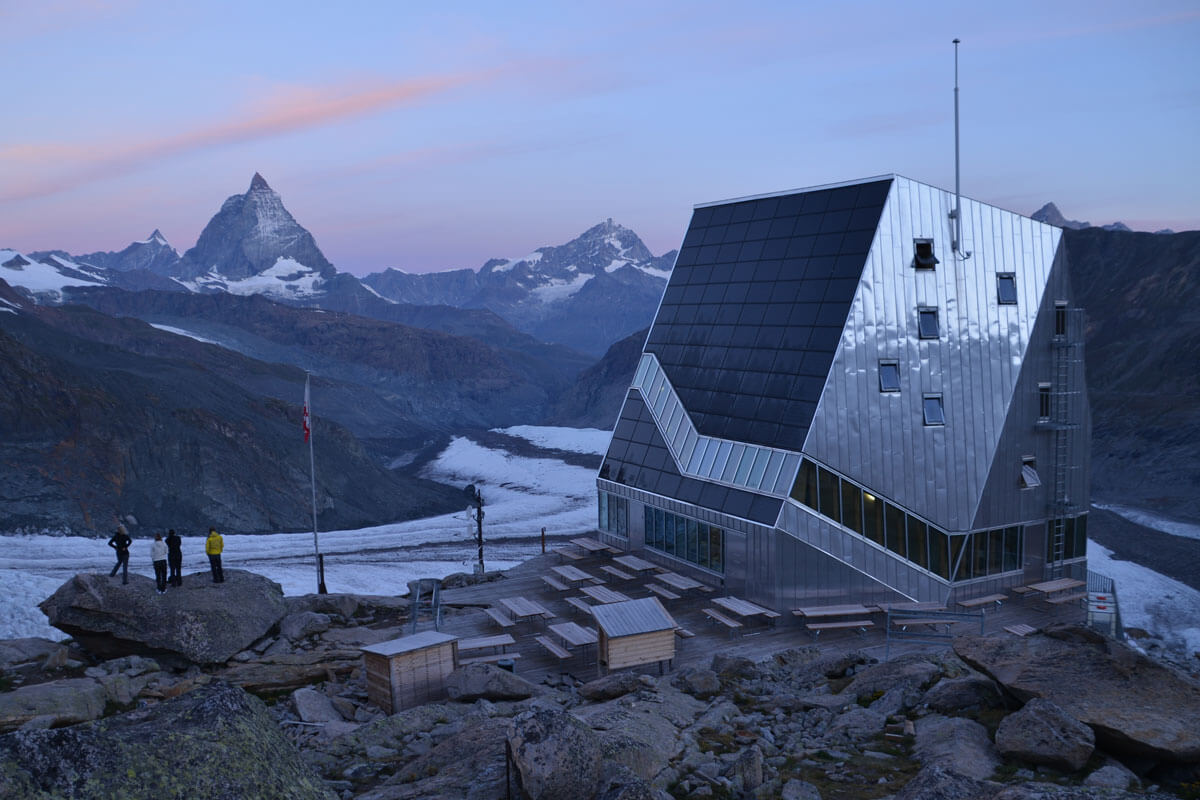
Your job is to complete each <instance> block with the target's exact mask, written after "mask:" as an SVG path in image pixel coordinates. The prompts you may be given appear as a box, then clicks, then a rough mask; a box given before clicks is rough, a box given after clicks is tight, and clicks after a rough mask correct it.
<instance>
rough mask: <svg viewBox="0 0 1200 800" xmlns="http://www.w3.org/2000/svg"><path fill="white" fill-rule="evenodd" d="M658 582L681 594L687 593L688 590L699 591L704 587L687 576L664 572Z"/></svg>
mask: <svg viewBox="0 0 1200 800" xmlns="http://www.w3.org/2000/svg"><path fill="white" fill-rule="evenodd" d="M658 580H659V581H661V582H662V583H665V584H666V585H667V586H670V587H671V588H672V589H678V590H679V591H681V592H686V591H687V590H688V589H699V588H700V587H701V586H703V585H704V584H703V583H701V582H700V581H697V580H692V579H691V578H689V577H687V576H686V575H680V574H678V573H676V572H664V573H662V574H661V575H659V576H658Z"/></svg>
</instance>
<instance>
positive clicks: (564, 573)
mask: <svg viewBox="0 0 1200 800" xmlns="http://www.w3.org/2000/svg"><path fill="white" fill-rule="evenodd" d="M550 571H551V572H554V573H556V574H557V575H558V576H559V577H561V578H562V579H563V580H565V581H566V582H567V583H582V582H583V581H594V580H596V579H595V578H594V577H592V576H591V575H589V574H587V573H586V572H584V571H583V570H581V569H580V568H579V567H576V566H573V565H571V564H566V565H563V566H559V565H556V566H553V567H550Z"/></svg>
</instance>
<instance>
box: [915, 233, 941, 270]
mask: <svg viewBox="0 0 1200 800" xmlns="http://www.w3.org/2000/svg"><path fill="white" fill-rule="evenodd" d="M937 263H938V260H937V257H936V256H934V255H933V239H913V269H933V268H934V267H935V266H937Z"/></svg>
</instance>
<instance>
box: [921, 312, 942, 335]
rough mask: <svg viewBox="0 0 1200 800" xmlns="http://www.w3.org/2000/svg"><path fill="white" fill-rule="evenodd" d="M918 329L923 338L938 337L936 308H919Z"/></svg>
mask: <svg viewBox="0 0 1200 800" xmlns="http://www.w3.org/2000/svg"><path fill="white" fill-rule="evenodd" d="M917 330H918V331H920V334H921V338H922V339H936V338H938V312H937V309H936V308H918V309H917Z"/></svg>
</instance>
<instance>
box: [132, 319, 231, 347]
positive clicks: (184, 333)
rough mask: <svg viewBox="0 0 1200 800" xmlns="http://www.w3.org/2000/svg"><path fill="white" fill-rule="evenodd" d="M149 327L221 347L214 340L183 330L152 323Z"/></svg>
mask: <svg viewBox="0 0 1200 800" xmlns="http://www.w3.org/2000/svg"><path fill="white" fill-rule="evenodd" d="M150 327H151V328H157V329H158V330H160V331H166V332H167V333H173V334H175V335H176V336H186V337H187V338H189V339H195V340H196V341H197V342H204V343H205V344H215V345H218V346H223V345H221V343H220V342H218V341H216V340H215V339H205V338H204V337H203V336H201V335H200V334H198V333H192V332H191V331H187V330H184V329H183V328H173V327H171V326H170V325H159V324H157V323H154V322H151V323H150Z"/></svg>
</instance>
